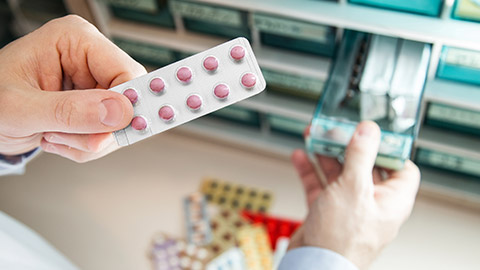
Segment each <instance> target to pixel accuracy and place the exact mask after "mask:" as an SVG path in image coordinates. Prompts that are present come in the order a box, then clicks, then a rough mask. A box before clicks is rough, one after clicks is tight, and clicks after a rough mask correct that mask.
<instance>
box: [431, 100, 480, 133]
mask: <svg viewBox="0 0 480 270" xmlns="http://www.w3.org/2000/svg"><path fill="white" fill-rule="evenodd" d="M425 124H427V125H431V126H436V127H441V128H445V129H451V130H456V131H460V132H465V133H470V134H474V135H480V111H473V110H467V109H463V108H458V107H454V106H450V105H445V104H440V103H430V104H428V108H427V113H426V117H425Z"/></svg>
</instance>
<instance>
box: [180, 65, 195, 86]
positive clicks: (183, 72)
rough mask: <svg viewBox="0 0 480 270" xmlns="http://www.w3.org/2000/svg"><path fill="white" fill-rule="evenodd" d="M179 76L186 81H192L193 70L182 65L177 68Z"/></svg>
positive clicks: (182, 80)
mask: <svg viewBox="0 0 480 270" xmlns="http://www.w3.org/2000/svg"><path fill="white" fill-rule="evenodd" d="M177 78H178V79H179V80H180V81H181V82H184V83H188V82H190V80H191V79H192V70H191V69H190V68H188V67H181V68H179V69H178V70H177Z"/></svg>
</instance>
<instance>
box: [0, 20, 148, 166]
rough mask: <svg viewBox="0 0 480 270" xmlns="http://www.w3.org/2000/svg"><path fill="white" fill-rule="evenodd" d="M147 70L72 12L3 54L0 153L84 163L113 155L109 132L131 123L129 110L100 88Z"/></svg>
mask: <svg viewBox="0 0 480 270" xmlns="http://www.w3.org/2000/svg"><path fill="white" fill-rule="evenodd" d="M145 73H146V71H145V68H143V67H142V66H141V65H140V64H138V63H137V62H135V61H134V60H133V59H132V58H130V57H129V56H128V55H127V54H126V53H124V52H123V51H122V50H120V49H119V48H118V47H116V46H115V45H114V44H113V43H112V42H111V41H109V40H108V39H107V38H106V37H105V36H103V35H102V34H101V33H100V32H99V31H98V30H97V29H96V28H95V27H94V26H93V25H91V24H90V23H88V22H87V21H85V20H84V19H82V18H81V17H78V16H75V15H69V16H66V17H63V18H60V19H56V20H53V21H50V22H49V23H47V24H45V25H44V26H42V27H41V28H39V29H38V30H36V31H34V32H32V33H30V34H28V35H26V36H24V37H22V38H20V39H18V40H16V41H14V42H12V43H10V44H9V45H7V46H5V47H4V48H3V49H1V50H0V153H1V154H3V155H7V156H8V155H17V154H21V153H25V152H28V151H30V150H33V149H35V148H36V147H39V146H41V147H42V148H43V149H44V150H45V151H46V152H50V153H55V154H58V155H60V156H63V157H66V158H69V159H72V160H74V161H77V162H86V161H89V160H93V159H97V158H99V157H102V156H104V155H106V154H108V153H110V152H112V151H114V150H116V149H117V148H118V147H117V146H116V144H115V142H114V139H113V136H112V134H111V132H112V131H115V130H119V129H122V128H124V127H126V126H128V124H129V123H130V121H131V119H132V115H133V108H132V105H131V103H130V102H129V100H128V99H127V98H126V97H124V96H123V95H121V94H118V93H115V92H113V91H105V89H108V88H111V87H113V86H115V85H118V84H121V83H123V82H125V81H128V80H131V79H133V78H135V77H138V76H141V75H143V74H145ZM65 90H75V91H65Z"/></svg>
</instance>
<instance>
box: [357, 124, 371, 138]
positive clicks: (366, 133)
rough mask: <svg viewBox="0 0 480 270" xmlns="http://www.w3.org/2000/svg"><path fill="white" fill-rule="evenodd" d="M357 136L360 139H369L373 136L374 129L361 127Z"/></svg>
mask: <svg viewBox="0 0 480 270" xmlns="http://www.w3.org/2000/svg"><path fill="white" fill-rule="evenodd" d="M357 134H358V136H359V137H362V138H368V137H370V136H372V134H373V129H372V128H371V126H370V125H361V126H360V127H359V129H358V131H357Z"/></svg>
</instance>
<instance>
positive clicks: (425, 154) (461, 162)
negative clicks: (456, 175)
mask: <svg viewBox="0 0 480 270" xmlns="http://www.w3.org/2000/svg"><path fill="white" fill-rule="evenodd" d="M418 158H419V160H420V161H422V162H424V163H427V164H429V165H432V166H435V167H439V168H444V169H450V170H455V171H458V172H462V173H467V174H474V175H480V160H474V159H470V158H463V157H459V156H455V155H452V154H447V153H442V152H437V151H431V150H425V149H420V150H419V153H418Z"/></svg>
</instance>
